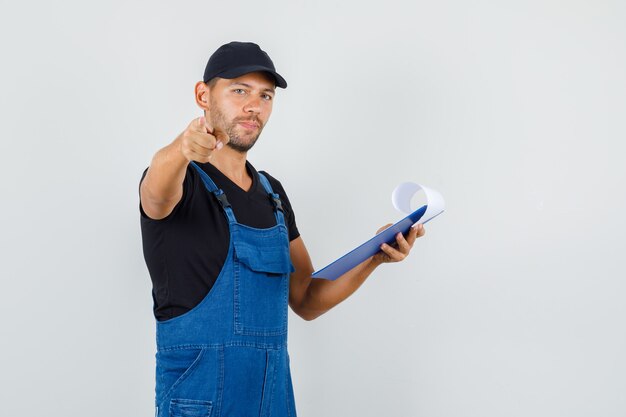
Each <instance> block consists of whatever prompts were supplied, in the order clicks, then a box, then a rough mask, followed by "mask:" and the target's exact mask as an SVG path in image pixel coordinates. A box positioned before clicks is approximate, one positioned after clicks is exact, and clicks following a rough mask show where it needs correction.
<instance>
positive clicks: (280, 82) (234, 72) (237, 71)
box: [215, 65, 287, 88]
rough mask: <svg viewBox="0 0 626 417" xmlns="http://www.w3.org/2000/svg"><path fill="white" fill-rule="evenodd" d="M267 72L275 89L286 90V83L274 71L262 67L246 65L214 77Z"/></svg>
mask: <svg viewBox="0 0 626 417" xmlns="http://www.w3.org/2000/svg"><path fill="white" fill-rule="evenodd" d="M259 71H260V72H267V73H268V74H270V75H271V76H272V77H274V80H275V82H276V87H280V88H287V81H285V79H284V78H283V77H282V76H281V75H280V74H279V73H277V72H276V71H274V70H273V69H271V68H268V67H264V66H263V65H247V66H243V67H237V68H230V69H228V70H227V71H223V72H220V73H219V74H215V76H216V77H221V78H237V77H240V76H242V75H244V74H249V73H251V72H259Z"/></svg>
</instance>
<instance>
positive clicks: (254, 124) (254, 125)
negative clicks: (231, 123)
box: [239, 120, 260, 130]
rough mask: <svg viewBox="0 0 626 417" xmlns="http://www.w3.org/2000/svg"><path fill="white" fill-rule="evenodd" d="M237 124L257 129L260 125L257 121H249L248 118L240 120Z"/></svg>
mask: <svg viewBox="0 0 626 417" xmlns="http://www.w3.org/2000/svg"><path fill="white" fill-rule="evenodd" d="M239 124H240V125H241V126H243V127H244V128H246V129H251V130H252V129H258V128H259V127H260V125H259V123H257V122H255V121H251V120H250V121H249V120H243V121H241V122H239Z"/></svg>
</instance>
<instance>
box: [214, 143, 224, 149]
mask: <svg viewBox="0 0 626 417" xmlns="http://www.w3.org/2000/svg"><path fill="white" fill-rule="evenodd" d="M222 146H224V144H223V143H222V142H221V141H220V142H217V145H216V146H215V148H217V150H218V151H219V150H220V149H222Z"/></svg>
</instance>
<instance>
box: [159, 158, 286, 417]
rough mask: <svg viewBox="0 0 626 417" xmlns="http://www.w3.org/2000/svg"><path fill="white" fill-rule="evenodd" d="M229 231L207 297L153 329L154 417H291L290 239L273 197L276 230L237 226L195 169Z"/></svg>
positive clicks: (225, 204) (219, 196)
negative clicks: (222, 259)
mask: <svg viewBox="0 0 626 417" xmlns="http://www.w3.org/2000/svg"><path fill="white" fill-rule="evenodd" d="M192 165H193V167H194V168H195V169H196V170H197V172H198V173H199V174H200V176H201V178H202V181H203V183H204V185H205V187H206V188H207V190H208V191H209V192H211V193H212V194H213V195H214V196H215V197H216V198H217V200H218V201H219V202H220V204H221V206H222V208H223V210H224V213H225V215H226V217H227V218H228V224H229V229H230V244H229V248H228V255H227V256H226V261H225V263H224V266H223V268H222V270H221V271H220V274H219V275H218V277H217V280H216V281H215V284H214V286H213V288H212V289H211V291H209V293H208V294H207V296H206V297H205V298H204V299H203V300H202V301H201V302H200V304H198V305H197V306H196V307H194V308H193V309H192V310H190V311H188V312H187V313H185V314H183V315H181V316H178V317H175V318H173V319H169V320H165V321H157V327H156V339H157V340H156V343H157V353H156V407H157V408H156V415H157V416H158V417H183V416H184V417H200V416H202V417H220V416H223V417H253V416H254V417H256V416H260V417H270V416H271V417H287V416H295V415H296V409H295V404H294V396H293V388H292V385H291V374H290V371H289V356H288V353H287V304H288V297H289V274H290V273H291V272H293V266H292V264H291V261H290V257H289V237H288V233H287V227H286V226H285V219H284V216H283V212H282V207H281V204H280V199H279V197H278V194H275V193H274V192H273V190H272V187H271V186H270V183H269V181H268V180H267V178H265V177H264V176H263V175H262V174H259V180H260V181H261V184H262V185H263V188H265V190H266V191H267V193H268V194H269V197H270V198H271V199H272V201H273V202H274V213H275V215H276V222H277V224H276V226H273V227H271V228H269V229H257V228H253V227H249V226H246V225H243V224H239V223H237V220H236V219H235V215H234V213H233V210H232V208H231V206H230V204H229V203H228V200H227V199H226V195H225V194H224V192H223V191H222V190H221V189H218V188H217V186H216V185H215V183H214V182H213V181H212V180H211V178H210V177H209V176H208V175H207V174H206V173H205V172H204V171H203V170H202V169H201V168H200V167H198V166H197V165H196V164H195V163H192Z"/></svg>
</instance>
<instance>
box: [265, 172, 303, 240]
mask: <svg viewBox="0 0 626 417" xmlns="http://www.w3.org/2000/svg"><path fill="white" fill-rule="evenodd" d="M261 172H262V173H263V174H264V175H265V176H266V177H267V179H268V180H269V182H270V184H271V186H272V189H273V190H274V192H275V193H276V194H278V195H279V196H280V201H281V203H282V205H283V211H284V213H285V221H286V222H287V229H288V230H289V241H290V242H291V241H292V240H294V239H297V238H298V237H300V232H299V231H298V226H297V225H296V215H295V214H294V212H293V207H292V206H291V202H290V201H289V197H287V193H286V192H285V189H284V188H283V185H282V184H281V183H280V181H278V180H277V179H276V178H274V177H272V176H271V175H270V174H268V173H267V172H265V171H261Z"/></svg>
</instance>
